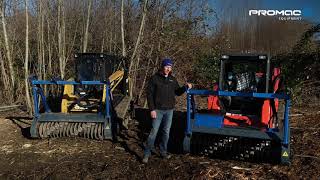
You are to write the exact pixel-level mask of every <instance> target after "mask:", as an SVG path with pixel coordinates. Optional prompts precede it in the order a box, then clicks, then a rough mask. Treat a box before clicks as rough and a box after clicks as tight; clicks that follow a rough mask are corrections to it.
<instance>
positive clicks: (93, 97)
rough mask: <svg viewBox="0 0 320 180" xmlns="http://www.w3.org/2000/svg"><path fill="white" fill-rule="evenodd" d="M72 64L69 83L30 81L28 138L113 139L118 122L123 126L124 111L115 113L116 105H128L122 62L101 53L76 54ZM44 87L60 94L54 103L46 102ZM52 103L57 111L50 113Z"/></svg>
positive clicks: (122, 60)
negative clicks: (30, 111) (32, 115)
mask: <svg viewBox="0 0 320 180" xmlns="http://www.w3.org/2000/svg"><path fill="white" fill-rule="evenodd" d="M74 63H75V71H74V72H75V74H74V76H73V77H70V78H69V79H68V80H62V79H58V78H54V79H51V80H38V79H37V78H36V77H32V78H31V84H32V92H33V102H34V119H33V122H32V125H31V129H30V131H31V132H30V133H31V136H32V137H35V138H52V137H62V136H67V137H73V136H81V137H86V138H91V139H98V140H103V139H116V134H117V131H118V129H119V123H122V125H123V124H124V123H125V121H124V120H122V121H121V117H120V116H121V115H123V114H121V113H125V112H117V106H122V107H121V108H120V109H121V110H122V111H125V109H126V110H128V107H129V102H130V100H128V99H129V98H128V96H127V93H128V87H129V85H128V83H129V80H128V77H127V72H126V69H127V68H126V66H125V59H123V58H121V57H117V56H112V55H107V54H102V53H79V54H75V56H74ZM45 86H46V87H47V88H48V89H49V90H53V91H58V94H60V95H59V96H58V98H55V99H54V101H55V103H48V98H47V97H48V96H47V95H45V94H44V88H45ZM49 86H51V87H49ZM61 87H62V88H61ZM60 89H62V91H61V93H59V92H60ZM51 101H52V100H51ZM123 102H125V103H123ZM52 104H55V105H57V104H58V105H57V106H60V108H58V109H59V110H58V112H53V111H52V110H51V109H52V108H54V107H52V106H51V105H52ZM55 109H57V108H55ZM119 114H121V115H119Z"/></svg>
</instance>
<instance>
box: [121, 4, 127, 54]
mask: <svg viewBox="0 0 320 180" xmlns="http://www.w3.org/2000/svg"><path fill="white" fill-rule="evenodd" d="M123 1H124V0H121V12H120V16H121V41H122V56H123V57H126V56H127V50H126V43H125V40H124V37H125V35H124V2H123Z"/></svg>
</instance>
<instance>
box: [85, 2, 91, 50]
mask: <svg viewBox="0 0 320 180" xmlns="http://www.w3.org/2000/svg"><path fill="white" fill-rule="evenodd" d="M91 3H92V0H89V4H88V9H87V20H86V29H85V32H84V40H83V52H84V53H85V52H87V46H88V31H89V24H90V12H91Z"/></svg>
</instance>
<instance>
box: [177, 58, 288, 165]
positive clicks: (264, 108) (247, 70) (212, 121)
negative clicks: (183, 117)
mask: <svg viewBox="0 0 320 180" xmlns="http://www.w3.org/2000/svg"><path fill="white" fill-rule="evenodd" d="M271 69H273V71H271ZM282 84H283V78H281V76H280V68H276V67H272V66H271V63H270V57H268V56H267V55H265V54H249V55H248V54H247V55H223V56H222V57H221V60H220V75H219V84H216V85H215V86H214V89H213V90H196V89H191V90H188V91H187V128H186V131H185V138H184V144H183V145H184V151H185V152H191V153H195V154H202V155H209V156H211V157H217V158H223V159H238V160H245V161H258V162H261V161H262V162H270V163H284V164H289V162H290V132H289V130H290V129H289V107H290V98H289V96H288V95H287V94H285V93H284V92H281V90H282V88H281V87H282V86H283V85H282ZM196 95H198V96H199V95H200V96H208V108H207V109H198V108H197V105H196V101H195V98H194V96H196ZM283 106H284V112H281V109H283ZM281 113H282V114H281Z"/></svg>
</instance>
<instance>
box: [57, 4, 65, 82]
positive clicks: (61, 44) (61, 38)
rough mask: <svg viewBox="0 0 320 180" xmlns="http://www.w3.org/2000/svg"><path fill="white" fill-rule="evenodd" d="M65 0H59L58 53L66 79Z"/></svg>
mask: <svg viewBox="0 0 320 180" xmlns="http://www.w3.org/2000/svg"><path fill="white" fill-rule="evenodd" d="M63 6H64V5H63V0H58V55H59V67H60V76H61V78H62V79H64V76H65V68H66V58H65V20H64V7H63Z"/></svg>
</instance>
